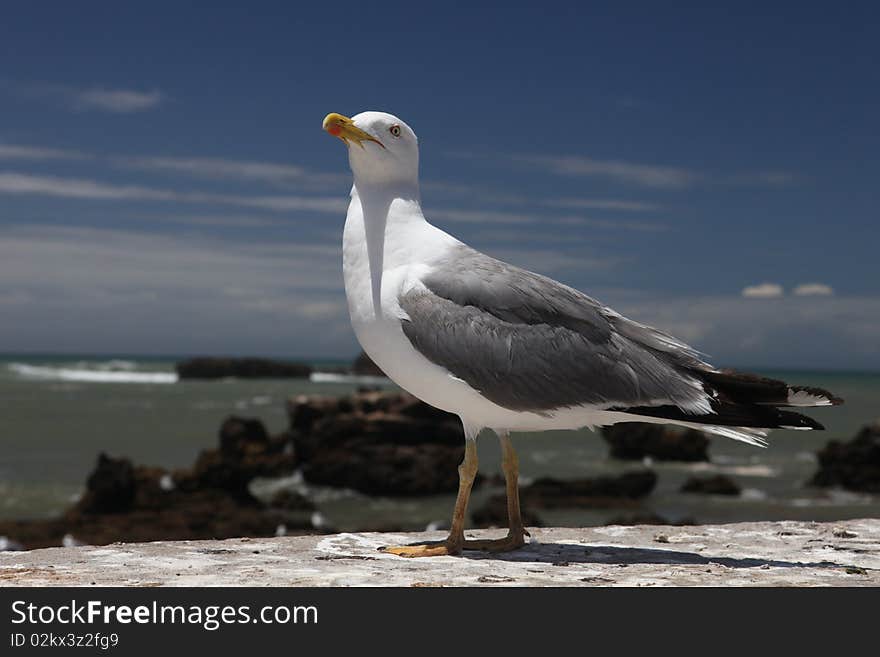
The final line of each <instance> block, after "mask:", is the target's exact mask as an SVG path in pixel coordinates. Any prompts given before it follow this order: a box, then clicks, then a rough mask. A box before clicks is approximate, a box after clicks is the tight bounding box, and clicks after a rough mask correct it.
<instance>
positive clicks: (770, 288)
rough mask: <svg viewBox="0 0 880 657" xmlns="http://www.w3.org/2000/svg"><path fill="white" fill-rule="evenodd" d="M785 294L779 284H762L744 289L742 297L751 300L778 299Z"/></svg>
mask: <svg viewBox="0 0 880 657" xmlns="http://www.w3.org/2000/svg"><path fill="white" fill-rule="evenodd" d="M784 294H785V290H783V289H782V286H781V285H779V284H777V283H761V284H759V285H748V286H746V287H744V288H743V290H742V296H744V297H747V298H751V299H776V298H778V297H781V296H783V295H784Z"/></svg>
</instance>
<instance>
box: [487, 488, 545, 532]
mask: <svg viewBox="0 0 880 657" xmlns="http://www.w3.org/2000/svg"><path fill="white" fill-rule="evenodd" d="M520 515H521V516H522V520H523V524H524V525H525V526H526V527H543V526H544V523H543V522H542V521H541V519H540V518H539V517H538V515H537V514H536V513H535V512H534V511H532V510H531V509H529V508H526V507H522V506H521V508H520ZM471 520H472V521H473V525H474V527H479V528H491V527H507V524H508V519H507V497H506V496H505V495H492V496H491V497H490V498H489V499H488V500H486V502H485V504H483V505H482V506H479V507H477V508H476V509H474V510H473V511H472V512H471Z"/></svg>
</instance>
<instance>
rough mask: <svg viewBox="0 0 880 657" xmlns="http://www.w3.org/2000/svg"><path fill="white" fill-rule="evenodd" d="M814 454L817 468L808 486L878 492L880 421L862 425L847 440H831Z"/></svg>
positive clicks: (879, 480) (879, 482)
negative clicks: (839, 487)
mask: <svg viewBox="0 0 880 657" xmlns="http://www.w3.org/2000/svg"><path fill="white" fill-rule="evenodd" d="M817 456H818V458H819V470H818V471H817V472H816V474H815V475H813V478H812V479H811V480H810V482H809V483H810V485H812V486H823V487H827V486H841V487H843V488H847V489H849V490H853V491H859V492H865V493H880V420H878V421H876V422H874V423H873V424H869V425H866V426H864V427H862V429H861V430H860V431H859V432H858V433H857V434H856V436H855V438H853V439H852V440H850V441H849V442H840V441H837V440H832V441H831V442H829V443H828V444H827V445H826V446H825V447H824V448H822V449H821V450H819V452H818V453H817Z"/></svg>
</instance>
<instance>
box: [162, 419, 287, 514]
mask: <svg viewBox="0 0 880 657" xmlns="http://www.w3.org/2000/svg"><path fill="white" fill-rule="evenodd" d="M219 442H220V449H208V450H203V451H202V452H200V453H199V455H198V457H197V458H196V462H195V464H194V465H193V467H192V468H188V469H185V470H179V471H177V472H175V473H174V481H175V484H176V486H177V487H178V488H180V489H181V490H184V491H193V490H199V489H203V488H216V489H220V490H223V491H225V492H226V493H228V494H230V495H232V496H233V497H235V498H236V499H238V500H239V501H240V502H242V503H245V504H253V503H254V502H255V500H254V498H253V496H252V495H251V493H250V491H249V490H248V485H249V484H250V482H251V480H252V479H254V477H280V476H284V475H287V474H290V473H291V472H293V470H294V469H295V467H296V464H297V459H296V456H295V452H294V449H293V444H292V442H291V440H290V437H289V436H288V435H287V434H281V435H280V436H276V437H274V438H271V437H269V434H268V433H267V431H266V429H265V427H264V426H263V423H262V422H260V421H259V420H256V419H249V418H240V417H235V416H231V417H229V418H227V419H226V420H225V421H224V422H223V424H222V425H221V427H220V435H219Z"/></svg>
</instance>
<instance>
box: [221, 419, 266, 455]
mask: <svg viewBox="0 0 880 657" xmlns="http://www.w3.org/2000/svg"><path fill="white" fill-rule="evenodd" d="M268 444H269V433H268V432H267V431H266V427H265V426H263V423H262V422H260V421H259V420H256V419H253V418H243V417H237V416H235V415H232V416H230V417H228V418H226V419H225V420H224V421H223V424H221V425H220V451H221V452H222V453H223V454H224V455H228V456H233V457H241V456H244V455H245V454H248V453H258V452H263V451H265V449H266V447H267V446H268Z"/></svg>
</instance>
